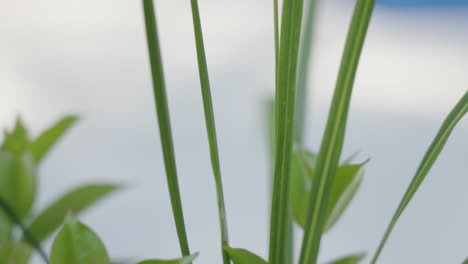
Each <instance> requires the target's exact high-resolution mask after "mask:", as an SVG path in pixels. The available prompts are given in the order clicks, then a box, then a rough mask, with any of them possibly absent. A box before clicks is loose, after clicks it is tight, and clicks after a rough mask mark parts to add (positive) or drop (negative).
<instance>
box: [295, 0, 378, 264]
mask: <svg viewBox="0 0 468 264" xmlns="http://www.w3.org/2000/svg"><path fill="white" fill-rule="evenodd" d="M373 7H374V0H358V1H357V3H356V7H355V9H354V14H353V18H352V21H351V25H350V29H349V32H348V36H347V40H346V45H345V50H344V53H343V58H342V60H341V66H340V71H339V74H338V80H337V83H336V87H335V91H334V95H333V99H332V103H331V108H330V113H329V116H328V120H327V125H326V128H325V132H324V136H323V139H322V144H321V146H320V151H319V154H318V156H317V167H316V170H315V177H314V184H313V185H312V189H311V195H310V197H309V203H308V204H309V208H308V210H307V217H306V224H305V228H304V237H303V241H302V249H301V256H300V263H301V264H315V263H317V257H318V252H319V247H320V240H321V237H322V234H323V230H324V227H325V224H326V220H327V213H328V208H329V206H328V204H329V200H330V196H331V194H332V186H333V181H334V176H335V175H336V170H337V168H338V165H339V160H340V156H341V150H342V147H343V142H344V135H345V130H346V121H347V117H348V110H349V104H350V101H351V94H352V90H353V83H354V78H355V76H356V70H357V67H358V62H359V57H360V55H361V50H362V46H363V44H364V39H365V36H366V33H367V28H368V25H369V21H370V17H371V14H372V10H373Z"/></svg>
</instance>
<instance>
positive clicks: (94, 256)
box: [50, 213, 110, 264]
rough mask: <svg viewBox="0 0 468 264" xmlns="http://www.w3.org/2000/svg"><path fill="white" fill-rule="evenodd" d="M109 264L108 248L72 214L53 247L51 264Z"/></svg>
mask: <svg viewBox="0 0 468 264" xmlns="http://www.w3.org/2000/svg"><path fill="white" fill-rule="evenodd" d="M64 263H67V264H84V263H89V264H94V263H95V264H109V263H110V261H109V257H108V255H107V251H106V248H105V246H104V244H103V243H102V242H101V240H100V239H99V237H98V236H97V235H96V234H95V233H94V232H93V231H92V230H91V229H90V228H89V227H87V226H86V225H84V224H82V223H80V222H79V221H78V220H77V219H76V218H75V217H74V216H73V215H72V214H71V213H68V214H67V216H66V217H65V221H64V225H63V227H62V229H61V231H60V232H59V233H58V235H57V237H56V238H55V240H54V243H53V245H52V251H51V254H50V264H64Z"/></svg>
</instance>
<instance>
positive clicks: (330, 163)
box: [0, 0, 468, 264]
mask: <svg viewBox="0 0 468 264" xmlns="http://www.w3.org/2000/svg"><path fill="white" fill-rule="evenodd" d="M142 1H143V9H144V16H145V25H146V34H147V40H148V48H149V59H150V66H151V73H152V79H153V90H154V96H155V103H156V113H157V117H158V124H159V133H160V137H161V143H162V151H163V156H164V163H165V167H166V174H167V181H168V188H169V192H170V196H171V203H172V209H173V216H174V221H175V225H176V228H177V233H178V238H179V243H180V249H181V253H182V257H181V258H179V259H174V260H146V261H143V262H139V264H151V263H154V264H157V263H174V264H177V263H178V264H184V263H192V262H193V261H194V260H195V259H196V257H197V255H198V254H191V252H190V250H189V243H188V239H187V231H186V229H185V223H184V216H183V210H182V202H181V198H180V191H179V187H178V177H177V169H176V163H175V153H174V148H173V142H172V131H171V125H170V117H169V111H168V102H167V99H166V90H165V89H166V87H165V82H164V74H163V64H162V58H161V51H160V46H159V38H158V31H157V26H156V16H155V11H154V5H153V1H152V0H142ZM191 5H192V16H193V22H194V32H195V39H196V49H197V57H198V67H199V73H200V82H201V88H202V96H203V105H204V110H205V121H206V128H207V134H208V140H209V147H210V157H211V163H212V168H213V175H214V180H215V183H216V191H217V201H218V213H219V221H220V228H221V239H220V240H221V244H222V250H223V262H224V264H227V263H230V262H232V263H234V264H264V263H270V264H289V263H295V261H294V258H293V254H292V252H293V249H294V245H293V244H292V237H293V232H292V222H293V221H295V222H296V223H297V224H298V225H299V226H300V227H302V228H303V230H304V235H303V241H302V245H301V253H300V258H299V260H298V263H300V264H315V263H317V261H318V260H317V259H318V255H319V251H320V246H321V239H322V237H323V235H324V234H325V233H326V232H327V231H328V230H330V229H331V228H332V227H333V226H334V224H335V223H336V222H337V221H338V219H339V218H340V217H341V215H342V214H343V212H344V211H345V209H346V208H347V207H348V205H349V204H350V202H351V201H352V199H353V197H354V196H355V194H356V192H357V190H358V188H359V186H360V184H361V182H362V179H363V171H364V167H365V164H366V163H367V161H364V162H357V163H356V162H355V161H354V158H353V157H350V158H346V159H343V158H342V157H341V156H342V155H341V150H342V146H343V143H344V137H345V131H346V123H347V116H348V112H349V105H350V100H351V95H352V91H353V83H354V78H355V76H356V71H357V67H358V63H359V57H360V54H361V50H362V47H363V44H364V40H365V36H366V33H367V29H368V25H369V23H370V19H371V15H372V11H373V7H374V1H373V0H357V2H356V6H355V9H354V14H353V17H352V21H351V23H350V28H349V32H348V36H347V40H346V45H345V49H344V53H343V57H342V62H341V66H340V70H339V74H338V78H337V83H336V87H335V90H334V95H333V100H332V103H331V106H330V111H329V115H328V119H327V125H326V128H325V132H324V135H323V139H322V143H321V146H320V149H319V151H318V153H314V152H312V151H310V150H307V149H306V148H305V147H304V146H303V145H302V141H303V134H304V133H303V125H304V124H303V122H304V121H303V120H304V115H305V110H304V109H305V106H304V104H305V103H304V101H301V102H299V106H298V105H297V104H296V99H297V98H298V97H297V94H296V90H297V91H298V93H300V94H304V93H305V86H306V85H305V83H306V81H305V78H306V77H305V76H304V74H305V72H307V70H305V68H306V67H308V66H307V65H308V62H307V59H306V60H305V61H304V59H302V60H300V61H301V62H298V54H299V53H301V54H309V53H310V52H309V51H307V50H308V49H310V46H311V44H310V43H309V42H308V41H304V40H303V42H302V43H303V44H302V46H301V45H299V44H300V43H301V36H306V37H310V35H311V28H312V26H311V25H309V24H308V25H306V27H305V28H306V30H305V31H303V30H302V23H303V22H302V13H303V5H304V1H303V0H284V1H283V7H282V19H281V25H280V24H279V21H278V20H279V19H278V18H279V16H278V13H279V12H278V1H277V0H273V7H274V12H275V13H274V23H275V25H274V28H275V32H274V36H275V37H274V39H275V43H274V45H273V46H274V47H275V54H274V56H275V61H276V63H275V73H276V74H275V78H276V79H275V84H276V89H275V91H276V95H275V99H274V101H273V100H270V102H269V104H268V106H269V108H270V109H269V118H268V119H269V120H270V122H269V127H270V128H271V129H270V133H269V138H270V143H271V144H270V150H271V152H272V155H271V156H272V157H273V158H274V179H273V193H272V203H271V209H272V210H271V224H270V245H269V246H270V247H269V258H268V261H266V260H264V259H262V258H261V257H259V256H257V255H255V254H254V253H252V252H250V251H248V250H246V249H242V248H236V247H232V245H230V244H229V241H228V235H227V233H228V232H227V222H226V219H225V205H224V197H223V188H222V183H221V169H220V164H219V163H220V162H219V155H218V146H217V140H216V131H215V122H214V111H213V106H212V102H211V94H210V85H209V78H208V67H207V62H206V58H205V50H204V44H203V36H202V27H201V20H200V14H199V10H198V3H197V1H196V0H191ZM307 7H308V8H309V9H308V10H309V12H308V13H307V18H306V20H305V21H307V23H312V22H311V21H313V19H312V18H311V17H313V11H311V10H313V8H314V3H313V1H311V2H309V5H308V6H307ZM279 29H281V31H280V30H279ZM304 43H305V44H304ZM301 49H305V51H301V52H300V50H301ZM297 80H300V81H299V82H297ZM301 100H303V98H301ZM467 112H468V92H466V93H465V95H464V96H463V97H462V98H461V99H460V101H459V102H458V103H457V104H456V105H455V107H454V108H453V110H452V111H451V112H450V114H449V115H448V116H447V118H446V120H445V121H444V123H443V124H442V126H441V128H440V130H439V132H438V134H437V135H436V137H435V139H434V141H433V143H432V144H431V145H430V147H429V149H428V151H427V152H426V154H425V156H424V158H423V160H422V162H421V164H420V166H419V168H418V170H417V172H416V174H415V176H414V178H413V181H412V182H411V184H410V186H409V187H408V189H407V191H406V193H405V195H404V197H403V198H402V201H401V202H400V205H399V207H398V208H397V210H396V212H395V215H394V217H393V218H392V220H391V222H390V224H389V226H388V228H387V230H386V232H385V234H384V236H383V238H382V241H381V242H380V244H379V246H378V249H377V251H376V253H375V255H374V257H373V259H372V260H371V263H376V262H377V260H378V257H379V254H380V252H381V251H382V249H383V247H384V245H385V243H386V241H387V239H388V237H389V236H390V234H391V232H392V230H393V228H394V226H395V224H396V222H397V220H398V219H399V217H400V216H401V215H402V213H403V211H404V209H405V208H406V206H407V205H408V204H409V202H410V201H411V199H412V197H413V196H414V194H415V193H416V191H417V190H418V188H419V186H420V185H421V184H422V182H423V180H424V178H425V177H426V175H427V174H428V172H429V170H430V169H431V167H432V165H433V164H434V163H435V161H436V159H437V157H438V155H439V154H440V153H441V151H442V149H443V147H444V145H445V143H446V141H447V139H448V137H449V136H450V133H451V132H452V130H453V129H454V127H455V126H456V124H457V123H458V122H459V121H460V120H461V119H462V117H463V116H464V115H465V114H466V113H467ZM295 118H296V120H295ZM17 127H18V126H17ZM21 127H22V126H19V128H17V129H16V130H17V132H15V133H14V134H17V135H19V136H16V137H10V136H7V137H6V140H5V144H4V146H6V147H4V148H6V149H8V150H9V151H11V152H12V153H22V152H21V151H19V152H18V149H19V150H23V149H24V146H28V145H29V143H27V140H24V138H25V137H24V136H21V135H24V134H26V133H25V132H24V129H22V128H21ZM31 145H33V144H31ZM39 145H44V144H39ZM45 145H47V144H45ZM50 145H51V144H49V147H50ZM32 153H34V151H32ZM36 153H41V151H36ZM15 155H17V154H15ZM15 157H17V160H18V162H20V164H29V163H28V162H29V161H28V160H32V158H24V157H22V156H21V155H19V156H18V155H17V156H15ZM9 159H10V160H11V159H12V158H11V157H10V158H9ZM9 159H8V158H6V160H9ZM22 159H24V160H22ZM35 160H36V161H37V160H38V159H37V158H36V159H35ZM39 160H40V159H39ZM23 166H24V169H23V170H22V171H24V173H21V174H19V175H21V177H22V178H21V179H23V178H24V180H21V181H20V182H18V183H16V184H17V185H18V186H22V187H21V188H23V189H25V190H29V189H31V186H34V184H35V183H34V177H33V176H31V175H30V174H31V172H32V171H33V170H30V169H28V168H29V167H28V166H26V165H23ZM0 168H2V167H1V166H0ZM24 183H26V184H24ZM23 185H24V186H23ZM5 193H8V192H7V191H5ZM14 195H18V198H15V200H14V201H15V202H14V203H11V201H13V200H12V199H13V198H11V197H9V196H8V195H5V197H2V198H3V199H4V200H5V201H6V203H4V204H5V205H6V206H4V210H3V212H4V213H6V215H3V216H2V215H0V217H3V218H4V219H7V218H8V219H9V220H12V221H10V222H8V221H4V222H0V224H1V225H0V235H2V234H3V233H2V230H4V229H8V228H10V225H11V222H13V223H14V224H18V225H20V226H21V228H22V229H23V231H24V234H25V237H28V238H29V239H26V240H21V241H20V242H21V243H19V244H17V245H16V244H15V245H14V247H12V246H11V244H7V245H6V246H4V247H2V248H0V260H1V257H2V256H5V254H6V255H7V256H8V258H9V259H10V260H11V259H15V260H16V259H18V261H23V260H22V258H23V256H24V255H25V254H23V253H22V252H24V250H25V249H24V248H25V246H27V245H28V244H26V243H23V242H28V243H29V246H31V245H32V246H34V247H35V249H36V250H38V251H39V252H40V253H41V254H42V255H43V257H44V259H45V261H46V262H47V261H48V258H47V256H46V254H45V253H44V252H43V250H42V249H41V247H40V244H39V243H40V242H41V239H42V238H43V237H46V236H47V235H43V234H42V235H41V232H43V233H46V234H48V233H49V231H47V230H48V229H47V228H45V227H37V228H34V225H31V226H29V227H26V226H24V225H23V224H22V223H21V221H22V219H21V217H24V215H25V214H26V212H27V211H28V210H29V208H30V207H31V199H32V198H31V197H30V194H29V193H25V192H21V193H15V194H14ZM65 200H66V199H65ZM92 200H94V199H92ZM9 204H10V205H11V208H10V206H9ZM0 205H2V203H0ZM59 207H60V208H64V206H59ZM51 210H52V209H51ZM75 210H76V209H75ZM52 211H54V210H52ZM60 214H61V215H63V214H64V210H60ZM54 215H57V214H54ZM18 216H19V217H18ZM1 219H2V218H0V220H1ZM44 219H46V217H44ZM53 219H55V220H56V219H57V218H55V217H53ZM39 222H41V221H39ZM42 222H45V221H44V220H42ZM5 227H6V228H5ZM44 230H46V231H44ZM12 248H13V249H12ZM4 252H7V253H4ZM28 254H30V253H29V252H28ZM27 256H29V255H27ZM365 256H366V254H365V253H363V252H359V253H354V254H351V255H347V256H344V257H341V258H338V259H335V260H332V261H330V262H327V263H330V264H355V263H361V262H362V261H363V259H364V258H365ZM7 261H8V260H7ZM0 263H1V261H0ZM20 263H23V262H20ZM50 263H51V264H62V263H72V264H81V263H99V264H108V263H110V258H109V255H108V253H107V251H106V248H105V246H104V244H103V242H102V241H101V240H100V239H99V237H98V236H97V235H96V234H95V233H94V232H93V231H92V230H91V229H90V228H89V227H87V226H86V225H83V224H82V223H80V222H79V221H78V220H77V219H76V218H75V217H74V215H73V214H72V213H68V214H67V216H66V217H65V221H64V224H63V227H62V229H61V231H60V232H59V234H58V235H57V236H56V238H55V240H54V243H53V246H52V251H51V254H50Z"/></svg>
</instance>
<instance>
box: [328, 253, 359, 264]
mask: <svg viewBox="0 0 468 264" xmlns="http://www.w3.org/2000/svg"><path fill="white" fill-rule="evenodd" d="M365 257H366V254H365V253H359V254H354V255H349V256H346V257H343V258H339V259H336V260H332V261H330V262H327V264H359V263H361V262H362V261H363V260H364V258H365Z"/></svg>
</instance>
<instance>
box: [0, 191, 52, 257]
mask: <svg viewBox="0 0 468 264" xmlns="http://www.w3.org/2000/svg"><path fill="white" fill-rule="evenodd" d="M0 209H1V210H2V211H3V212H4V213H5V215H6V216H7V217H8V218H10V221H11V222H12V223H14V224H16V225H17V226H19V228H20V229H21V231H22V232H23V237H24V238H25V240H26V241H28V242H29V244H30V245H31V246H32V247H33V248H34V249H35V250H36V251H37V252H38V253H39V255H40V256H41V258H42V259H43V260H44V262H45V263H46V264H49V259H48V258H47V254H46V253H45V251H44V249H42V247H41V243H40V242H39V241H38V240H37V239H36V238H35V237H34V235H33V234H31V232H29V230H28V229H27V228H26V226H25V225H24V224H23V223H22V222H21V219H20V218H19V217H18V216H17V215H16V214H15V212H14V211H13V209H12V208H11V207H10V206H9V205H8V204H7V203H6V201H5V200H3V198H1V197H0Z"/></svg>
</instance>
